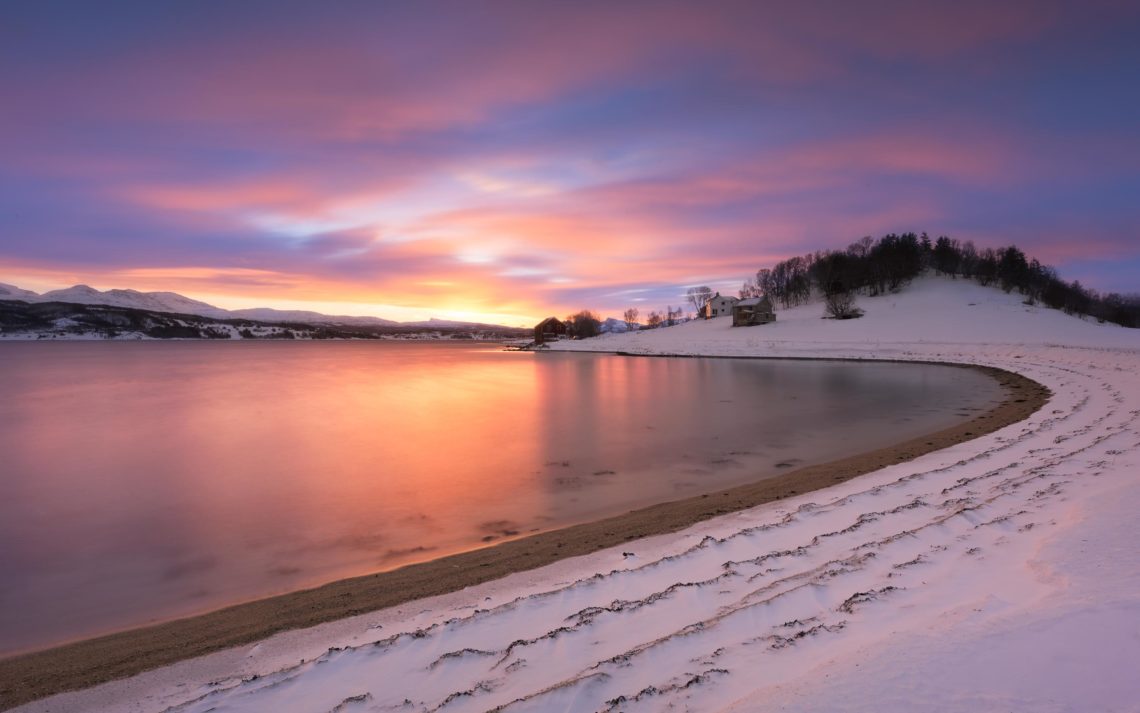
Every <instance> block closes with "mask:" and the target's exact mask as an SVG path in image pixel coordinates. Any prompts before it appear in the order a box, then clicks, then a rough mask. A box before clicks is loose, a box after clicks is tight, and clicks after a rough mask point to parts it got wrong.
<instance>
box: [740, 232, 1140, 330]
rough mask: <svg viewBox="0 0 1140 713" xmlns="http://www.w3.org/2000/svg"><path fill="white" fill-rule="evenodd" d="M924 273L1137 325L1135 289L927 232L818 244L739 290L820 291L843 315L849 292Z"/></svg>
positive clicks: (745, 293)
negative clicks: (1091, 282) (1103, 288)
mask: <svg viewBox="0 0 1140 713" xmlns="http://www.w3.org/2000/svg"><path fill="white" fill-rule="evenodd" d="M923 273H935V274H940V275H949V276H951V277H961V278H965V279H971V280H976V281H977V282H978V283H979V284H981V285H987V286H988V285H993V286H996V287H1000V288H1001V289H1002V290H1004V291H1006V292H1013V291H1014V290H1016V291H1017V292H1018V293H1020V294H1022V295H1024V296H1025V302H1026V304H1030V305H1035V304H1041V305H1044V306H1046V307H1051V308H1053V309H1059V310H1063V311H1065V312H1067V313H1069V314H1077V315H1087V316H1091V317H1094V318H1096V319H1097V320H1100V321H1104V322H1114V323H1116V324H1119V325H1122V326H1125V327H1140V294H1129V295H1121V294H1118V293H1108V294H1103V295H1102V294H1100V293H1098V292H1097V291H1096V290H1093V289H1090V288H1087V287H1085V286H1084V285H1082V284H1081V283H1080V282H1079V281H1073V282H1066V281H1064V280H1062V279H1061V278H1060V277H1059V276H1058V275H1057V271H1056V270H1055V269H1053V268H1052V267H1049V266H1048V265H1042V264H1041V263H1040V262H1038V261H1037V260H1036V259H1035V258H1030V257H1028V256H1026V254H1025V253H1024V252H1022V251H1021V250H1020V249H1019V248H1018V247H1017V246H1015V245H1010V246H1009V247H1004V248H998V249H996V250H995V249H993V248H985V249H982V250H979V249H978V248H976V247H975V246H974V244H973V243H972V242H969V241H966V242H964V243H961V242H959V241H957V240H954V239H952V238H949V237H946V236H941V237H939V238H938V239H937V240H931V239H930V237H929V236H928V235H927V234H926V233H922V234H921V235H917V234H915V233H903V234H901V235H897V234H894V233H891V234H888V235H884V236H883V237H881V238H879V239H877V240H876V239H874V238H872V237H870V236H867V237H865V238H863V239H862V240H859V241H856V242H854V243H852V244H851V245H849V246H848V247H847V249H845V250H821V251H818V252H815V253H809V254H807V255H803V256H797V257H793V258H789V259H787V260H783V261H781V262H778V263H776V264H775V265H774V266H773V267H772V268H771V269H768V268H765V269H762V270H760V271H759V272H757V273H756V277H755V278H752V279H749V280H748V281H747V282H745V283H744V285H743V287H742V288H741V290H740V296H741V297H754V296H759V295H763V294H766V295H768V296H769V297H770V298H772V300H773V301H774V302H776V303H778V304H779V305H780V306H782V307H785V308H786V307H793V306H795V305H798V304H801V303H803V302H806V301H807V300H808V299H809V298H810V297H811V296H812V294H813V293H814V294H819V295H823V297H824V300H825V305H826V308H827V310H828V316H831V317H835V318H839V319H844V318H849V317H851V316H857V314H851V312H852V310H854V311H856V312H857V311H858V308H856V307H855V306H854V296H855V295H856V294H865V295H869V296H874V295H880V294H883V293H886V292H895V291H898V290H900V289H902V287H903V286H905V285H906V284H907V283H909V282H910V281H911V280H913V279H914V278H915V277H918V276H919V275H921V274H923Z"/></svg>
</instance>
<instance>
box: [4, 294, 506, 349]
mask: <svg viewBox="0 0 1140 713" xmlns="http://www.w3.org/2000/svg"><path fill="white" fill-rule="evenodd" d="M11 301H19V302H26V303H29V304H42V303H63V304H70V305H88V306H98V307H122V308H125V309H133V310H143V311H146V312H152V313H168V314H177V315H188V316H193V317H206V318H209V319H211V320H243V321H253V322H261V323H269V324H301V325H319V326H324V327H327V326H330V325H331V326H337V327H345V326H350V327H371V328H374V327H396V328H398V329H397V330H396V331H397V332H401V331H402V332H407V331H421V332H423V331H436V330H440V331H444V332H455V331H468V332H470V331H480V332H488V331H490V332H496V333H499V332H502V333H509V334H511V335H512V336H513V335H514V334H515V333H516V332H518V333H519V334H521V331H520V330H518V329H517V328H513V327H504V326H503V325H498V324H483V323H478V322H457V321H451V320H440V319H429V320H425V321H419V322H396V321H393V320H390V319H381V318H380V317H362V316H358V315H329V314H322V313H320V312H312V311H308V310H280V309H273V308H270V307H252V308H248V309H235V310H227V309H222V308H221V307H215V306H214V305H211V304H207V303H205V302H200V301H198V300H194V299H190V298H189V297H185V296H184V295H180V294H178V293H176V292H138V291H136V290H103V291H100V290H97V289H95V288H93V287H89V286H87V285H75V286H73V287H68V288H66V289H62V290H52V291H50V292H45V293H43V294H37V293H35V292H32V291H31V290H25V289H22V288H19V287H16V286H15V285H8V284H4V283H0V305H2V304H3V303H4V302H11ZM0 326H2V325H0Z"/></svg>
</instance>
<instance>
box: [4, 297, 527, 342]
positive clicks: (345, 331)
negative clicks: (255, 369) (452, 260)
mask: <svg viewBox="0 0 1140 713" xmlns="http://www.w3.org/2000/svg"><path fill="white" fill-rule="evenodd" d="M527 333H528V331H527V330H524V329H516V328H511V327H499V326H495V325H471V326H467V325H464V324H460V323H451V324H446V323H445V324H436V325H432V326H417V325H403V324H399V323H394V322H393V323H383V322H381V323H377V324H337V323H325V324H322V323H314V322H303V321H291V320H284V319H283V320H274V321H266V320H256V319H248V318H239V317H230V318H217V317H207V316H200V315H194V314H179V313H175V312H168V311H162V312H158V311H153V310H146V309H137V308H130V307H120V306H113V305H102V304H71V303H66V302H30V303H29V302H25V301H21V300H13V299H8V300H0V339H4V340H28V339H64V340H67V339H383V338H407V339H411V338H417V339H422V338H446V339H517V338H520V337H523V336H526V334H527Z"/></svg>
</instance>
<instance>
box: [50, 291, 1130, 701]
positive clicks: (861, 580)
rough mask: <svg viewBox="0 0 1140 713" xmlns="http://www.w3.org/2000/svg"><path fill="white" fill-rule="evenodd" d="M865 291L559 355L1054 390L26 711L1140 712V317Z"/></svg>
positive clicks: (980, 296) (976, 295)
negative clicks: (775, 495)
mask: <svg viewBox="0 0 1140 713" xmlns="http://www.w3.org/2000/svg"><path fill="white" fill-rule="evenodd" d="M861 306H862V307H863V308H864V309H865V310H866V312H867V315H866V316H865V317H864V318H862V319H859V320H854V321H850V322H841V323H837V322H832V321H828V320H821V319H820V318H819V316H820V313H821V308H820V306H819V305H818V304H815V305H808V306H805V307H800V308H796V309H793V310H786V311H780V312H779V313H778V318H779V321H778V322H777V323H776V324H774V325H766V326H760V327H750V328H736V329H733V328H731V327H730V326H729V320H727V319H719V320H712V321H709V322H697V323H690V324H686V325H681V326H677V327H672V328H668V329H661V330H653V331H649V332H641V333H634V334H627V335H614V336H607V337H602V338H598V339H595V340H588V341H583V342H575V343H561V344H559V345H558V347H559V348H590V349H606V350H620V351H628V352H642V353H678V354H681V353H684V354H719V355H756V356H796V357H817V356H823V357H843V358H857V359H858V358H887V359H908V360H938V361H953V362H962V363H971V364H987V365H993V366H998V367H1001V368H1005V369H1009V370H1011V371H1016V372H1018V373H1021V374H1024V375H1026V376H1028V377H1030V378H1032V379H1035V380H1037V381H1039V382H1041V383H1043V384H1045V385H1047V386H1048V387H1049V388H1050V389H1052V391H1053V393H1054V396H1053V398H1052V400H1051V401H1050V402H1049V403H1048V404H1047V405H1046V406H1045V407H1044V408H1043V409H1042V410H1040V411H1038V412H1037V413H1036V414H1034V415H1033V416H1032V417H1030V418H1029V419H1027V420H1025V421H1023V422H1021V423H1018V424H1014V425H1012V426H1009V427H1007V428H1005V429H1002V430H1000V431H998V432H995V433H993V434H990V435H988V436H984V437H982V438H979V439H976V440H974V441H971V442H968V443H964V444H960V445H957V446H954V447H951V448H948V449H945V450H942V451H938V452H935V453H931V454H928V455H926V456H923V457H921V458H918V459H916V460H914V461H911V462H908V463H904V464H900V465H896V466H892V467H890V468H886V469H883V470H880V471H877V472H874V473H871V474H868V475H866V476H863V477H860V478H856V479H855V480H852V481H849V482H846V483H843V484H841V485H838V486H835V487H833V488H830V489H827V490H823V491H816V492H812V493H808V494H805V495H803V496H800V497H798V498H795V499H791V500H784V501H780V502H776V503H770V504H768V505H764V506H760V507H757V508H753V509H751V510H746V511H741V512H737V513H733V514H730V515H727V516H724V517H720V518H717V519H715V520H710V521H707V522H704V523H702V524H700V525H697V526H695V527H693V528H690V529H688V530H685V531H683V532H681V533H678V534H675V535H669V536H661V537H655V538H649V539H646V540H642V541H638V542H634V543H630V544H627V545H626V546H625V547H623V548H620V549H614V550H609V551H603V552H599V553H597V554H594V555H591V556H588V557H581V558H576V559H572V560H566V561H563V562H560V563H556V564H554V565H551V566H549V567H545V568H543V569H540V570H536V571H533V572H526V573H520V574H517V575H512V576H511V577H508V578H506V579H504V580H500V581H498V582H492V583H489V584H487V585H482V586H479V587H475V588H472V589H469V590H465V591H462V592H457V593H454V594H451V595H447V596H445V597H438V598H435V599H431V600H423V601H420V602H416V603H415V604H412V605H405V606H402V607H399V608H396V609H393V610H387V611H383V612H376V613H374V614H369V615H364V616H360V617H356V618H354V619H350V620H345V621H340V622H334V623H332V624H328V625H324V626H321V627H316V628H314V629H311V630H307V631H303V632H290V633H286V634H282V635H279V636H276V637H274V638H272V639H269V640H267V641H264V642H262V643H260V644H258V645H256V646H251V647H244V648H242V649H235V650H231V651H228V652H221V653H219V654H214V655H211V656H207V657H204V658H202V659H198V660H195V661H189V662H184V663H182V664H178V665H175V666H172V667H168V668H166V669H162V670H159V671H154V672H150V673H147V674H143V675H141V676H138V677H136V678H134V679H131V680H129V681H123V682H116V683H111V684H107V685H105V686H102V687H100V688H98V689H94V690H92V691H87V692H82V693H79V694H66V695H63V696H57V697H54V698H52V699H48V700H47V701H42V702H39V703H36V704H32V705H31V706H29V707H28V709H30V710H49V709H50V710H53V711H64V710H75V709H84V708H92V709H100V710H132V711H141V710H163V709H166V708H167V707H174V708H175V709H176V710H184V711H268V710H273V711H334V710H336V711H369V710H406V711H436V710H444V711H482V710H488V709H505V710H509V711H595V710H613V711H618V710H620V711H640V710H665V709H671V710H732V711H750V710H779V711H838V710H843V711H918V710H921V711H1035V712H1039V711H1074V712H1076V711H1080V712H1084V711H1137V710H1140V675H1137V671H1138V670H1140V547H1138V546H1137V543H1140V524H1138V523H1140V520H1138V519H1137V517H1136V513H1137V512H1140V482H1138V473H1140V332H1136V331H1130V330H1124V329H1121V328H1117V327H1112V326H1104V325H1097V324H1093V323H1090V322H1088V321H1083V320H1079V319H1076V318H1073V317H1069V316H1066V315H1063V314H1060V313H1057V312H1054V311H1051V310H1047V309H1039V308H1034V307H1028V306H1025V305H1022V304H1021V303H1020V299H1019V298H1017V297H1016V296H1012V295H1005V294H1003V293H1001V292H1000V291H997V290H991V289H985V288H981V287H978V286H976V285H973V284H970V283H966V282H952V281H950V280H941V279H925V280H921V281H919V282H918V283H917V284H916V285H915V286H914V287H912V288H911V289H910V290H909V291H906V292H904V293H902V294H900V295H891V296H886V297H881V298H876V299H863V300H861ZM630 553H632V554H630Z"/></svg>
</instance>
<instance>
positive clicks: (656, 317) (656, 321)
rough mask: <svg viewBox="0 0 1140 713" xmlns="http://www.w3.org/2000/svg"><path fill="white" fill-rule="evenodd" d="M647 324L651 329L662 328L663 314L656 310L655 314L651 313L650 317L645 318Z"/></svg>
mask: <svg viewBox="0 0 1140 713" xmlns="http://www.w3.org/2000/svg"><path fill="white" fill-rule="evenodd" d="M645 322H646V324H648V325H649V327H650V328H651V329H652V328H657V327H660V326H661V313H660V312H657V311H656V310H655V311H653V312H650V313H649V316H648V317H646V318H645Z"/></svg>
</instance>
